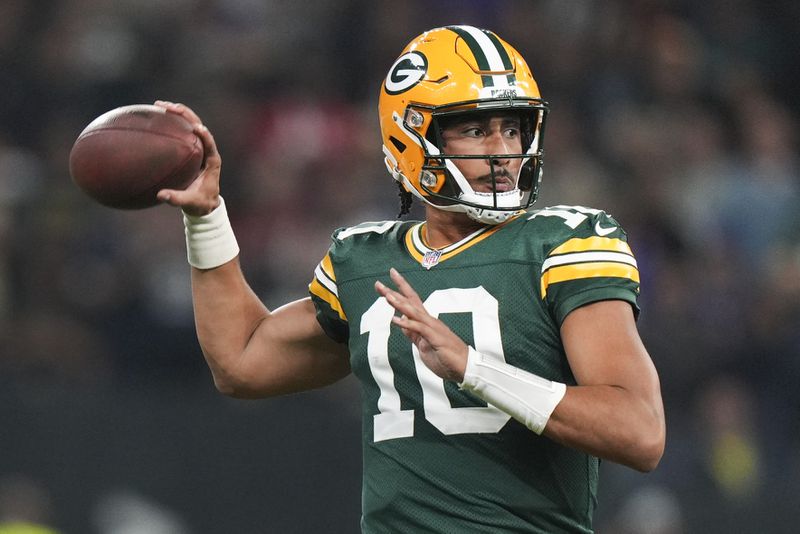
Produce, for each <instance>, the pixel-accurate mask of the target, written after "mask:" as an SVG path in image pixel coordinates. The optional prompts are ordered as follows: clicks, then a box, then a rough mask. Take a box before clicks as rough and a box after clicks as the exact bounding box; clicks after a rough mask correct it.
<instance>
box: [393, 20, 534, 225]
mask: <svg viewBox="0 0 800 534" xmlns="http://www.w3.org/2000/svg"><path fill="white" fill-rule="evenodd" d="M495 110H496V111H508V110H512V111H513V112H515V113H519V116H520V122H521V136H522V141H523V149H522V152H521V153H519V154H502V155H500V154H493V155H489V156H479V157H481V158H486V159H488V160H489V161H490V164H491V161H492V160H493V159H496V158H498V157H500V156H502V157H503V158H517V159H522V165H521V167H520V173H519V176H517V181H516V187H515V188H514V189H513V190H512V191H504V192H498V191H497V190H496V187H495V186H494V185H493V188H492V189H493V192H492V193H482V192H476V191H474V190H473V189H472V188H471V187H470V185H469V183H468V181H467V180H466V179H465V178H464V176H463V174H462V173H461V172H460V171H459V170H458V168H457V167H456V165H455V164H454V163H453V160H455V159H464V158H475V157H476V156H475V155H468V154H461V155H459V154H448V155H446V156H445V155H443V153H442V143H441V135H440V128H441V126H440V122H441V120H442V118H445V117H449V116H453V115H457V114H458V115H460V114H464V113H476V112H485V111H495ZM547 111H548V107H547V103H546V102H544V101H543V100H542V99H541V96H540V94H539V87H538V86H537V84H536V80H534V79H533V75H532V74H531V71H530V69H529V68H528V65H527V64H526V63H525V60H524V59H523V58H522V56H520V54H519V52H517V51H516V50H515V49H514V48H513V47H511V46H510V45H509V44H508V43H506V42H505V41H503V40H502V39H500V38H499V37H498V36H497V35H495V34H494V33H492V32H490V31H488V30H482V29H479V28H475V27H473V26H448V27H444V28H436V29H433V30H430V31H427V32H425V33H423V34H422V35H420V36H419V37H417V38H415V39H414V40H413V41H411V43H409V44H408V46H406V47H405V49H404V50H403V52H402V54H401V55H400V57H399V58H397V60H396V61H395V62H394V64H393V65H392V67H391V68H390V69H389V74H388V75H387V76H386V78H385V80H384V82H383V84H382V86H381V94H380V99H379V102H378V114H379V115H380V123H381V134H382V136H383V152H384V154H385V156H386V157H385V162H386V167H387V169H388V170H389V173H390V174H391V175H392V176H393V177H394V179H395V180H397V181H398V182H400V183H401V184H402V185H403V187H404V189H405V190H406V191H408V192H410V193H413V194H414V195H415V196H417V197H418V198H420V199H422V200H423V201H425V202H426V203H428V204H430V205H431V206H434V207H436V208H439V209H443V210H448V211H460V212H465V213H467V214H468V215H469V216H470V217H472V218H473V219H475V220H477V221H480V222H483V223H487V224H497V223H500V222H503V221H505V220H506V219H508V218H509V217H510V216H511V215H513V214H514V213H515V212H516V211H518V210H520V209H524V208H526V207H528V206H530V205H531V204H533V202H534V201H535V200H536V196H537V194H538V189H539V183H540V181H541V172H542V155H543V150H542V138H543V134H544V124H545V118H546V116H547ZM492 176H494V166H493V165H492Z"/></svg>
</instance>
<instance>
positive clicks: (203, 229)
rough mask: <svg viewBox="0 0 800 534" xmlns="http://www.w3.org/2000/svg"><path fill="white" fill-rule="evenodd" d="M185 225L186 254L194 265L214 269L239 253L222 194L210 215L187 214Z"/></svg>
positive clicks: (185, 215) (184, 216) (184, 219)
mask: <svg viewBox="0 0 800 534" xmlns="http://www.w3.org/2000/svg"><path fill="white" fill-rule="evenodd" d="M183 225H184V226H185V227H186V254H187V256H188V259H189V264H190V265H191V266H193V267H197V268H198V269H213V268H214V267H219V266H220V265H222V264H223V263H228V262H229V261H231V260H232V259H233V258H235V257H236V255H237V254H239V244H238V243H237V242H236V236H235V235H234V234H233V228H231V222H230V221H229V220H228V212H227V210H226V209H225V200H223V198H222V197H219V206H217V207H216V208H215V209H214V211H212V212H211V213H209V214H207V215H199V216H198V215H187V214H186V213H184V214H183Z"/></svg>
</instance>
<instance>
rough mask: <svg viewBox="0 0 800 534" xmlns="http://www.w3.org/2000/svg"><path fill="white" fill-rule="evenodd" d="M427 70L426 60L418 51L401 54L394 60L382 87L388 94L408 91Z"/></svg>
mask: <svg viewBox="0 0 800 534" xmlns="http://www.w3.org/2000/svg"><path fill="white" fill-rule="evenodd" d="M427 72H428V60H427V58H425V56H424V55H422V54H421V53H419V52H408V53H406V54H403V55H402V56H400V57H399V58H397V61H395V62H394V65H392V68H391V69H389V75H388V76H386V81H385V82H384V87H385V88H386V92H387V93H389V94H390V95H396V94H399V93H402V92H403V91H408V90H409V89H411V88H412V87H414V86H415V85H417V83H419V81H420V80H421V79H422V78H424V77H425V74H426V73H427Z"/></svg>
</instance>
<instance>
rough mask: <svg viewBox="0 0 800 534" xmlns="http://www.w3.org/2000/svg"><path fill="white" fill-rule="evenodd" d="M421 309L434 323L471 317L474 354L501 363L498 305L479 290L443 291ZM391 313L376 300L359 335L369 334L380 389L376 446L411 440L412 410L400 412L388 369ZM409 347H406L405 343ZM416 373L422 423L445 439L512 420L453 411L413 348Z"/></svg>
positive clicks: (477, 410) (485, 410) (491, 411)
mask: <svg viewBox="0 0 800 534" xmlns="http://www.w3.org/2000/svg"><path fill="white" fill-rule="evenodd" d="M424 304H425V309H426V310H428V313H430V314H431V315H432V316H434V317H438V316H439V314H442V313H471V314H472V331H473V339H474V341H475V349H476V350H477V351H478V352H481V353H483V354H491V355H494V356H495V357H497V358H498V359H500V360H502V361H505V358H504V356H503V344H502V341H501V339H500V319H499V314H498V309H497V299H495V298H494V297H493V296H492V295H490V294H489V293H488V292H487V291H486V290H485V289H484V288H483V287H475V288H470V289H460V288H451V289H441V290H438V291H434V292H433V293H431V295H430V296H429V297H428V298H427V299H426V300H425V302H424ZM393 315H394V308H392V307H391V306H390V305H389V303H388V302H386V299H385V298H383V297H380V298H379V299H378V300H376V301H375V302H374V303H373V304H372V306H370V308H369V309H368V310H367V311H366V312H364V315H362V316H361V334H369V340H368V342H367V357H368V360H369V368H370V371H371V372H372V376H373V378H374V379H375V383H376V384H377V385H378V388H379V389H380V396H379V397H378V411H379V412H380V413H378V414H377V415H375V418H374V436H373V439H374V440H375V441H384V440H387V439H395V438H408V437H411V436H413V435H414V410H402V409H401V408H400V394H399V393H398V391H397V388H395V385H394V371H393V370H392V367H391V366H390V365H389V332H390V330H389V329H390V327H391V324H392V323H391V320H392V316H393ZM409 343H410V342H409ZM411 347H412V349H411V352H412V355H413V358H414V368H415V369H416V371H417V377H418V378H419V382H420V386H421V387H422V397H423V407H424V411H425V419H427V420H428V421H429V422H430V423H431V424H432V425H433V426H435V427H436V428H437V429H439V431H441V432H442V433H443V434H448V435H449V434H466V433H494V432H499V431H500V429H501V428H503V426H505V424H506V423H507V422H508V420H509V419H510V418H511V416H509V415H508V414H506V413H504V412H502V411H500V410H498V409H497V408H495V407H494V406H491V405H489V406H486V407H464V408H453V407H452V406H451V405H450V399H448V397H447V394H446V393H445V389H444V380H443V379H441V378H439V377H438V376H436V375H435V374H434V373H433V371H431V370H430V369H428V367H427V366H426V365H425V364H424V363H423V362H422V360H421V359H420V356H419V351H418V350H417V347H416V346H414V345H412V346H411Z"/></svg>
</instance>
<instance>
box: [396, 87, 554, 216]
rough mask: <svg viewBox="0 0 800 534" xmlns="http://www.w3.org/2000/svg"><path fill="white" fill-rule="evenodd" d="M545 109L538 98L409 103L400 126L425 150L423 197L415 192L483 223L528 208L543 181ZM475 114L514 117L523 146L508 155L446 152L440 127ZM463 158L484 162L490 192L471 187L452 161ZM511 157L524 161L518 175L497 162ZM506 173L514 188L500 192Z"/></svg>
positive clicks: (441, 206) (449, 209) (445, 207)
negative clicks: (424, 126) (433, 104)
mask: <svg viewBox="0 0 800 534" xmlns="http://www.w3.org/2000/svg"><path fill="white" fill-rule="evenodd" d="M546 113H547V108H546V105H545V104H544V103H543V102H541V101H540V100H538V99H514V98H511V99H509V98H502V99H494V100H484V101H480V102H469V103H458V104H451V105H446V106H439V107H433V108H431V107H426V106H419V105H413V104H412V105H409V106H408V108H407V110H406V116H405V118H404V120H403V123H404V124H403V126H405V128H403V129H404V131H405V132H407V133H409V134H411V135H413V137H414V138H415V142H416V143H417V144H419V145H420V146H421V148H422V150H423V153H424V159H423V165H422V168H421V169H420V172H419V177H418V179H419V187H420V188H421V189H422V191H423V192H424V193H425V195H424V196H423V195H420V194H417V196H418V197H420V198H421V199H422V200H424V201H425V202H427V203H428V204H430V205H432V206H434V207H436V208H439V209H442V210H446V211H460V212H464V213H466V214H467V215H468V216H469V217H471V218H472V219H474V220H476V221H478V222H481V223H484V224H498V223H501V222H504V221H506V220H508V219H509V218H510V217H511V216H512V215H514V214H515V213H517V212H518V211H519V210H522V209H525V208H527V207H529V206H530V205H532V204H533V203H534V202H535V201H536V197H537V195H538V189H539V182H540V180H541V168H542V155H543V150H542V146H541V139H542V133H543V129H544V122H545V116H546ZM474 114H481V115H483V114H486V115H492V114H502V115H517V116H518V117H519V119H520V136H521V142H522V150H521V151H520V152H518V153H512V154H488V155H486V154H446V153H445V150H444V149H445V141H444V139H443V138H442V131H443V129H445V128H446V127H448V126H449V125H450V124H453V123H456V122H460V121H461V120H465V119H468V118H470V117H471V116H472V115H474ZM398 119H399V117H398ZM426 120H427V121H429V122H430V124H429V125H428V128H427V129H426V130H425V134H424V136H423V135H421V134H420V133H418V132H420V126H422V124H423V122H424V121H426ZM467 159H480V160H488V169H489V173H488V177H489V179H490V181H491V191H488V192H480V191H475V190H474V189H473V188H472V186H471V185H470V182H469V181H468V180H467V179H466V177H465V176H464V175H463V174H462V172H461V171H460V170H459V168H458V166H457V165H456V161H457V160H467ZM509 159H518V160H522V163H521V165H520V167H519V171H518V172H517V173H516V176H511V175H510V174H508V170H507V169H506V168H505V166H502V165H500V164H499V162H498V160H509ZM504 174H505V177H507V178H508V179H510V180H511V181H512V183H513V184H514V187H513V188H512V189H511V190H508V191H498V187H497V182H498V179H500V178H501V177H504V176H503V175H504ZM412 192H415V193H416V190H415V189H412Z"/></svg>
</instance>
